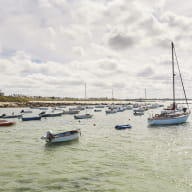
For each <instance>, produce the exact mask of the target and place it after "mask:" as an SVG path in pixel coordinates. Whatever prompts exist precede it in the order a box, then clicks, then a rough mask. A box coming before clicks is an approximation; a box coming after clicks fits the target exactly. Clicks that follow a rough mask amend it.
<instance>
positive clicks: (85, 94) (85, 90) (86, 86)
mask: <svg viewBox="0 0 192 192" xmlns="http://www.w3.org/2000/svg"><path fill="white" fill-rule="evenodd" d="M86 99H87V85H86V83H85V100H86Z"/></svg>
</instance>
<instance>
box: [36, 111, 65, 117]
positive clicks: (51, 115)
mask: <svg viewBox="0 0 192 192" xmlns="http://www.w3.org/2000/svg"><path fill="white" fill-rule="evenodd" d="M39 115H40V116H41V117H57V116H61V115H63V112H60V113H44V114H42V113H41V114H39Z"/></svg>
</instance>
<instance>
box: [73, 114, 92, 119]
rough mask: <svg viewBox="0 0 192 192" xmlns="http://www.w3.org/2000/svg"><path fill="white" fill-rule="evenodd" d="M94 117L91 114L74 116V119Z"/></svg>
mask: <svg viewBox="0 0 192 192" xmlns="http://www.w3.org/2000/svg"><path fill="white" fill-rule="evenodd" d="M92 117H93V115H90V114H85V115H74V118H75V119H89V118H92Z"/></svg>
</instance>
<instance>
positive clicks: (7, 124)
mask: <svg viewBox="0 0 192 192" xmlns="http://www.w3.org/2000/svg"><path fill="white" fill-rule="evenodd" d="M14 124H15V122H14V121H6V120H0V126H10V125H14Z"/></svg>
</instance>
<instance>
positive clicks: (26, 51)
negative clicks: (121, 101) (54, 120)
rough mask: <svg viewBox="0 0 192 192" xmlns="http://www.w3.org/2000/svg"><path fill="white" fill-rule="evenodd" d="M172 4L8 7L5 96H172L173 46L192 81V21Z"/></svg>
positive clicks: (3, 10)
mask: <svg viewBox="0 0 192 192" xmlns="http://www.w3.org/2000/svg"><path fill="white" fill-rule="evenodd" d="M171 3H173V1H172V0H171ZM171 3H170V2H168V1H165V0H161V1H153V0H143V1H139V0H130V1H126V0H103V1H92V0H79V1H68V0H60V1H58V0H34V1H25V0H20V1H18V2H16V1H12V0H7V1H0V24H1V30H0V67H1V76H0V82H1V83H0V86H1V89H3V90H4V91H5V92H6V93H10V92H14V91H15V92H18V90H20V91H22V92H23V93H28V94H36V95H53V93H54V94H55V96H65V95H66V96H78V97H81V96H82V97H84V91H83V83H84V82H87V84H88V87H89V96H95V95H98V96H101V97H102V96H106V95H108V96H109V95H110V94H111V93H110V90H111V89H112V88H114V90H115V89H120V90H121V91H119V92H118V94H117V95H116V96H118V97H121V98H123V97H127V95H128V92H127V91H125V90H130V91H129V96H130V97H137V96H138V92H137V91H138V90H140V89H143V85H145V87H146V88H150V89H154V90H156V91H154V94H151V95H152V96H159V93H158V94H157V89H160V90H164V89H167V88H166V81H167V79H166V77H167V76H168V75H169V72H170V70H171V68H170V67H169V64H170V63H169V61H170V59H171V56H170V55H171V52H170V51H171V49H170V42H171V41H175V44H176V49H177V50H178V55H179V59H180V60H181V61H182V72H183V73H184V74H185V77H186V79H190V77H189V76H190V74H189V73H187V72H188V71H189V70H190V67H191V66H190V65H191V64H190V63H191V61H190V60H191V51H192V45H191V38H192V33H191V23H192V19H191V16H190V12H189V11H188V13H187V14H186V12H185V11H184V10H185V9H184V8H187V7H186V6H184V5H183V6H182V10H183V11H178V10H179V7H177V5H176V4H177V3H175V2H174V6H173V4H172V5H171ZM189 7H190V6H189ZM187 10H188V9H187ZM138 77H141V78H138ZM161 79H162V80H161ZM153 81H155V84H153V85H152V83H151V82H153ZM186 84H187V86H188V87H190V86H191V85H190V82H189V81H186ZM63 87H64V89H63ZM104 90H105V91H104ZM151 92H152V90H151ZM167 93H168V92H167ZM164 95H165V93H164Z"/></svg>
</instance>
